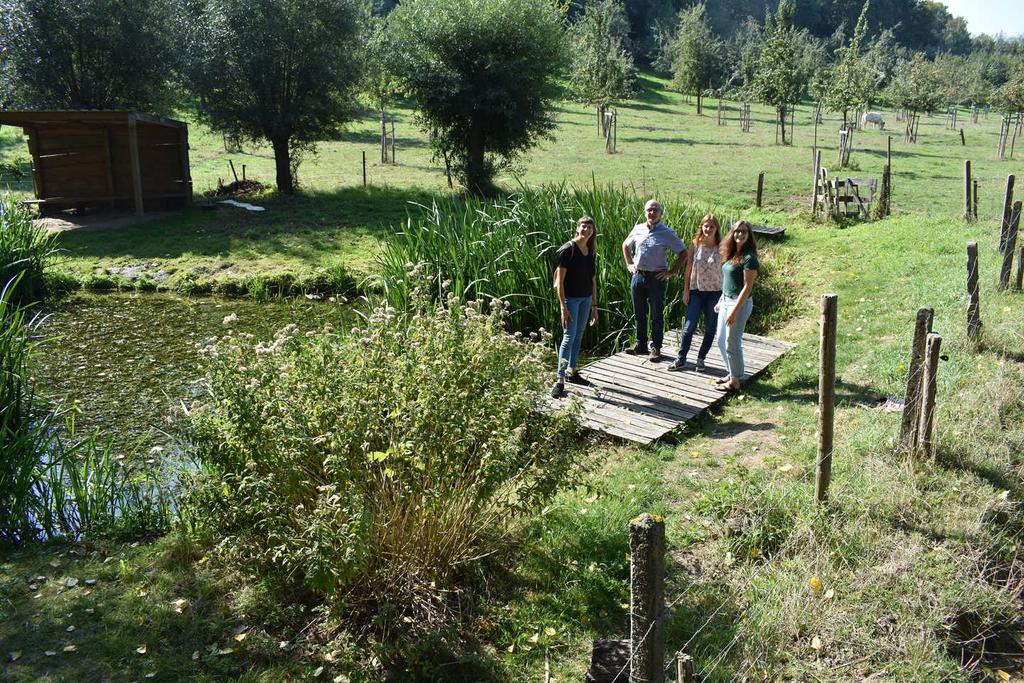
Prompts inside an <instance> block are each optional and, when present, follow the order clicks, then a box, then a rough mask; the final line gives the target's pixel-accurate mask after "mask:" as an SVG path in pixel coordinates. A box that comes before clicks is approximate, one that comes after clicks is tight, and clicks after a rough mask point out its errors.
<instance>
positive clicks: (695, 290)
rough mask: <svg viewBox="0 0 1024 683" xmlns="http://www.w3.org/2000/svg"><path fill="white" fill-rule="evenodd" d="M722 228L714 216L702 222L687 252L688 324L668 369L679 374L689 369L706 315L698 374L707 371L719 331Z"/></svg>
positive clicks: (698, 354)
mask: <svg viewBox="0 0 1024 683" xmlns="http://www.w3.org/2000/svg"><path fill="white" fill-rule="evenodd" d="M720 241H721V227H720V225H719V223H718V218H716V217H715V215H714V214H710V213H709V214H708V215H706V216H704V218H702V219H701V220H700V230H698V231H697V236H696V237H695V238H694V240H693V247H692V248H691V249H689V250H687V251H688V254H689V260H687V262H686V275H685V276H684V277H683V303H684V304H686V321H685V322H684V323H683V333H682V337H681V341H680V344H679V355H678V356H677V357H676V361H675V362H674V363H672V365H670V366H668V369H669V370H671V371H673V372H676V371H679V370H684V369H685V368H686V355H687V354H688V353H689V352H690V343H691V342H692V341H693V333H694V332H695V331H696V330H697V322H698V321H699V320H700V318H701V316H702V315H703V316H704V339H703V340H702V341H701V343H700V350H698V351H697V371H698V372H702V371H703V370H704V359H705V358H706V357H707V355H708V351H709V350H711V344H712V343H713V342H714V340H715V330H716V329H717V328H718V313H716V312H715V304H717V303H718V300H719V299H720V298H721V297H722V260H721V255H720V244H719V242H720Z"/></svg>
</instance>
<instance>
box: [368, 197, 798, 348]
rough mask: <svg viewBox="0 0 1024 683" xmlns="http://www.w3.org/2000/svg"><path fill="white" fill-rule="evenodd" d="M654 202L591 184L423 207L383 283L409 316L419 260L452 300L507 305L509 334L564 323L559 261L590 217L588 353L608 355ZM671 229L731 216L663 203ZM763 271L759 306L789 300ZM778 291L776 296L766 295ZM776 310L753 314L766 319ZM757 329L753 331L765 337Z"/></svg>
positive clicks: (678, 306)
mask: <svg viewBox="0 0 1024 683" xmlns="http://www.w3.org/2000/svg"><path fill="white" fill-rule="evenodd" d="M646 199H648V198H647V197H643V196H641V195H639V194H638V193H637V192H635V191H634V190H627V189H621V188H614V187H600V186H597V185H593V186H591V187H589V188H586V189H580V188H576V187H572V186H569V185H566V184H564V183H563V184H560V185H551V186H544V187H540V188H522V189H521V190H520V191H519V192H517V193H516V194H514V195H512V196H511V197H509V198H507V199H498V200H473V199H470V200H466V199H461V198H445V199H439V200H437V201H436V202H435V203H434V204H433V205H432V206H429V207H428V206H421V207H419V210H417V211H414V212H413V215H412V216H411V217H410V218H409V220H408V222H407V225H406V227H405V229H404V230H402V231H400V232H398V233H396V234H394V235H392V236H390V237H389V238H387V239H385V240H384V242H383V246H382V254H381V257H380V266H379V271H380V277H381V279H382V282H383V286H384V290H385V292H386V297H387V300H388V302H389V303H390V304H391V305H392V306H395V307H396V308H402V307H403V306H404V305H406V302H407V301H408V300H409V292H410V289H411V283H410V281H409V279H408V276H407V271H408V265H407V264H412V263H419V262H421V261H423V262H425V263H427V264H429V265H430V267H431V268H433V269H434V270H435V272H437V273H438V281H439V282H440V281H441V280H450V281H451V283H452V291H454V292H456V293H457V294H459V295H460V296H462V297H463V298H464V299H466V300H470V299H476V298H482V299H490V298H501V299H504V300H505V301H506V303H507V304H508V306H509V314H508V322H509V326H510V329H513V330H521V331H530V330H538V329H540V328H541V327H547V328H551V327H554V326H555V325H557V324H558V320H559V317H558V315H559V311H558V301H557V298H556V296H555V293H554V290H553V289H552V276H553V274H554V268H555V252H556V251H557V250H558V248H559V247H560V246H561V245H562V244H564V243H565V242H566V241H568V239H569V238H570V236H571V234H572V230H573V228H574V226H575V224H576V220H577V219H578V218H579V217H580V216H583V215H589V216H593V217H594V218H595V220H596V222H597V232H598V238H597V245H598V254H597V281H598V289H599V298H600V316H599V319H598V323H597V325H595V326H594V327H592V328H589V329H588V331H587V336H586V337H585V338H584V344H585V345H586V346H588V347H590V348H594V347H602V346H604V347H607V346H609V345H611V344H613V343H615V342H616V341H618V340H619V339H620V338H621V337H623V336H624V335H628V334H630V331H631V325H632V322H631V321H632V313H633V310H632V304H631V299H630V294H629V274H628V273H627V272H626V268H625V265H624V262H623V260H622V248H621V245H622V241H623V240H624V239H625V237H626V235H627V234H628V232H629V230H630V229H631V228H632V227H633V225H635V224H636V223H638V222H641V221H643V220H644V218H643V216H642V212H643V206H644V202H645V201H646ZM660 199H661V201H662V202H663V203H664V204H665V216H664V219H663V220H664V221H665V223H667V224H668V225H669V226H671V227H673V228H674V229H675V230H676V231H677V232H678V233H679V235H680V236H681V237H683V239H685V240H686V241H687V242H689V241H690V240H691V239H692V238H693V236H694V235H695V233H696V230H697V227H698V223H699V221H700V219H701V217H702V216H703V215H704V214H706V213H716V214H717V215H718V216H719V218H720V220H721V222H722V224H723V226H724V225H726V224H727V223H728V222H730V221H731V220H732V217H730V216H726V215H722V214H721V213H720V212H718V211H715V210H714V209H713V208H712V207H708V206H700V205H696V204H691V203H686V202H680V201H676V200H673V199H672V198H666V197H661V198H660ZM762 261H763V263H765V272H763V273H762V276H764V277H762V278H761V279H759V282H758V285H757V290H756V291H755V297H757V296H759V295H760V294H761V293H765V294H768V295H769V297H768V298H769V299H771V300H779V301H781V300H783V299H784V298H785V297H784V296H781V295H778V292H776V291H775V290H777V289H779V288H783V289H784V288H785V286H786V285H785V283H784V282H783V281H782V280H781V279H780V278H776V277H773V275H774V274H775V273H776V272H777V271H776V270H775V269H774V264H773V263H772V259H771V258H770V257H769V258H766V259H762ZM681 286H682V278H681V277H678V278H673V279H672V280H670V281H669V285H668V291H667V294H666V299H665V300H666V321H667V322H671V323H672V324H679V322H680V321H681V320H682V314H683V311H684V308H685V307H684V306H683V303H682V296H681V291H680V288H681ZM766 290H771V291H766ZM767 313H769V309H767V308H764V307H755V315H756V316H757V317H761V318H762V319H763V316H764V315H766V314H767ZM757 325H758V320H756V319H755V320H754V322H753V323H752V325H751V327H752V329H757Z"/></svg>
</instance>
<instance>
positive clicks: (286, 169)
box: [271, 136, 295, 194]
mask: <svg viewBox="0 0 1024 683" xmlns="http://www.w3.org/2000/svg"><path fill="white" fill-rule="evenodd" d="M271 143H272V144H273V145H274V167H275V168H276V170H277V189H278V191H279V192H283V193H284V194H295V183H294V180H293V178H292V153H291V147H290V146H289V143H288V137H287V136H281V137H276V138H274V139H273V140H271Z"/></svg>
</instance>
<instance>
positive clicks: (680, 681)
mask: <svg viewBox="0 0 1024 683" xmlns="http://www.w3.org/2000/svg"><path fill="white" fill-rule="evenodd" d="M676 683H694V678H693V657H691V656H690V655H684V654H683V653H682V652H680V653H679V654H678V655H676Z"/></svg>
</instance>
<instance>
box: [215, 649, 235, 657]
mask: <svg viewBox="0 0 1024 683" xmlns="http://www.w3.org/2000/svg"><path fill="white" fill-rule="evenodd" d="M234 651H235V648H233V647H222V648H221V649H219V650H217V654H218V655H220V656H224V655H229V654H231V653H232V652H234Z"/></svg>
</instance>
